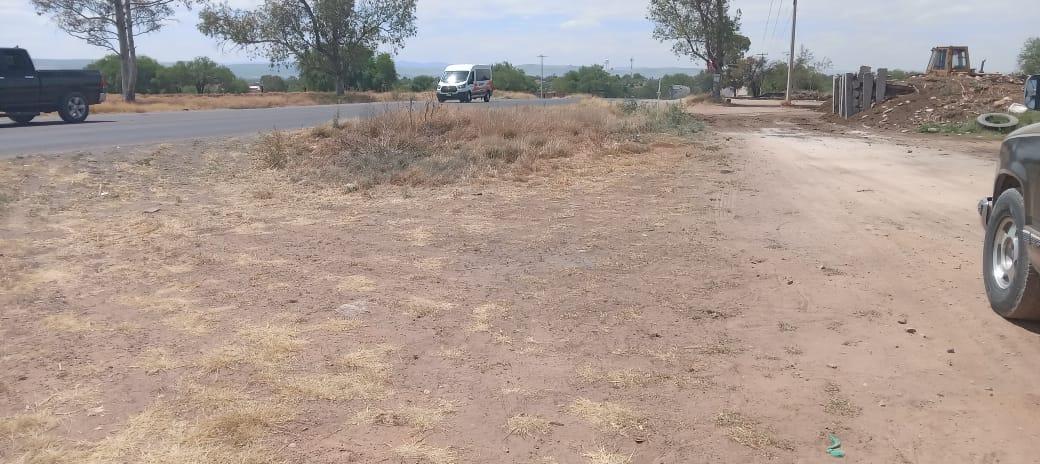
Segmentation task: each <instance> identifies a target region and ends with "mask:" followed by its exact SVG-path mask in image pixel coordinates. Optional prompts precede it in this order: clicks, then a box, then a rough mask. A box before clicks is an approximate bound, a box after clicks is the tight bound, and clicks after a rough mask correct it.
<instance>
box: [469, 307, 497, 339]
mask: <svg viewBox="0 0 1040 464" xmlns="http://www.w3.org/2000/svg"><path fill="white" fill-rule="evenodd" d="M503 312H504V310H503V309H502V308H501V307H500V306H498V305H496V304H494V303H488V304H483V305H480V306H478V307H476V308H474V309H473V315H472V317H471V318H470V325H469V327H466V330H468V331H470V332H489V331H491V320H492V318H494V317H497V316H498V315H500V314H502V313H503Z"/></svg>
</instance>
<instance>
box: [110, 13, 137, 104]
mask: <svg viewBox="0 0 1040 464" xmlns="http://www.w3.org/2000/svg"><path fill="white" fill-rule="evenodd" d="M112 5H113V7H114V8H113V9H114V10H115V13H116V36H117V38H118V40H119V79H120V86H119V90H120V92H122V94H123V99H124V100H126V101H133V99H134V96H133V94H129V95H128V94H127V89H130V88H131V86H130V75H131V73H130V66H131V63H130V53H129V51H128V50H129V48H128V43H127V40H126V38H127V30H128V28H127V22H126V10H124V9H123V0H113V1H112Z"/></svg>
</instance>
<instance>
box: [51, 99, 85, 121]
mask: <svg viewBox="0 0 1040 464" xmlns="http://www.w3.org/2000/svg"><path fill="white" fill-rule="evenodd" d="M88 115H90V105H89V104H88V103H87V97H84V96H83V94H80V93H70V94H68V95H66V96H64V97H62V99H61V103H60V104H59V105H58V116H61V119H62V120H63V121H65V122H71V123H77V122H83V121H86V120H87V116H88Z"/></svg>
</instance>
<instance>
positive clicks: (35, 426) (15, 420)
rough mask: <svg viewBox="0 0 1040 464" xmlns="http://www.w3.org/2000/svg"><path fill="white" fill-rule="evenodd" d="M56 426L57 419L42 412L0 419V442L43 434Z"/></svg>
mask: <svg viewBox="0 0 1040 464" xmlns="http://www.w3.org/2000/svg"><path fill="white" fill-rule="evenodd" d="M57 425H58V420H57V417H55V416H54V415H52V414H49V413H47V412H44V411H37V412H32V413H25V414H16V415H14V416H10V417H3V418H0V440H3V439H5V438H7V439H11V438H18V437H24V436H27V435H32V434H36V433H39V432H44V431H47V430H49V429H51V428H54V427H55V426H57ZM0 443H2V441H0Z"/></svg>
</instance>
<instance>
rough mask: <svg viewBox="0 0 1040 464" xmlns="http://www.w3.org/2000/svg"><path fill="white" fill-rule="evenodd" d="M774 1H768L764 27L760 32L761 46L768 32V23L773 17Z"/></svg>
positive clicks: (763, 44) (764, 42)
mask: <svg viewBox="0 0 1040 464" xmlns="http://www.w3.org/2000/svg"><path fill="white" fill-rule="evenodd" d="M774 2H776V0H769V14H767V15H766V27H765V29H763V30H762V46H763V47H764V46H765V44H766V34H767V33H768V32H769V21H770V19H772V17H773V3H774Z"/></svg>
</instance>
